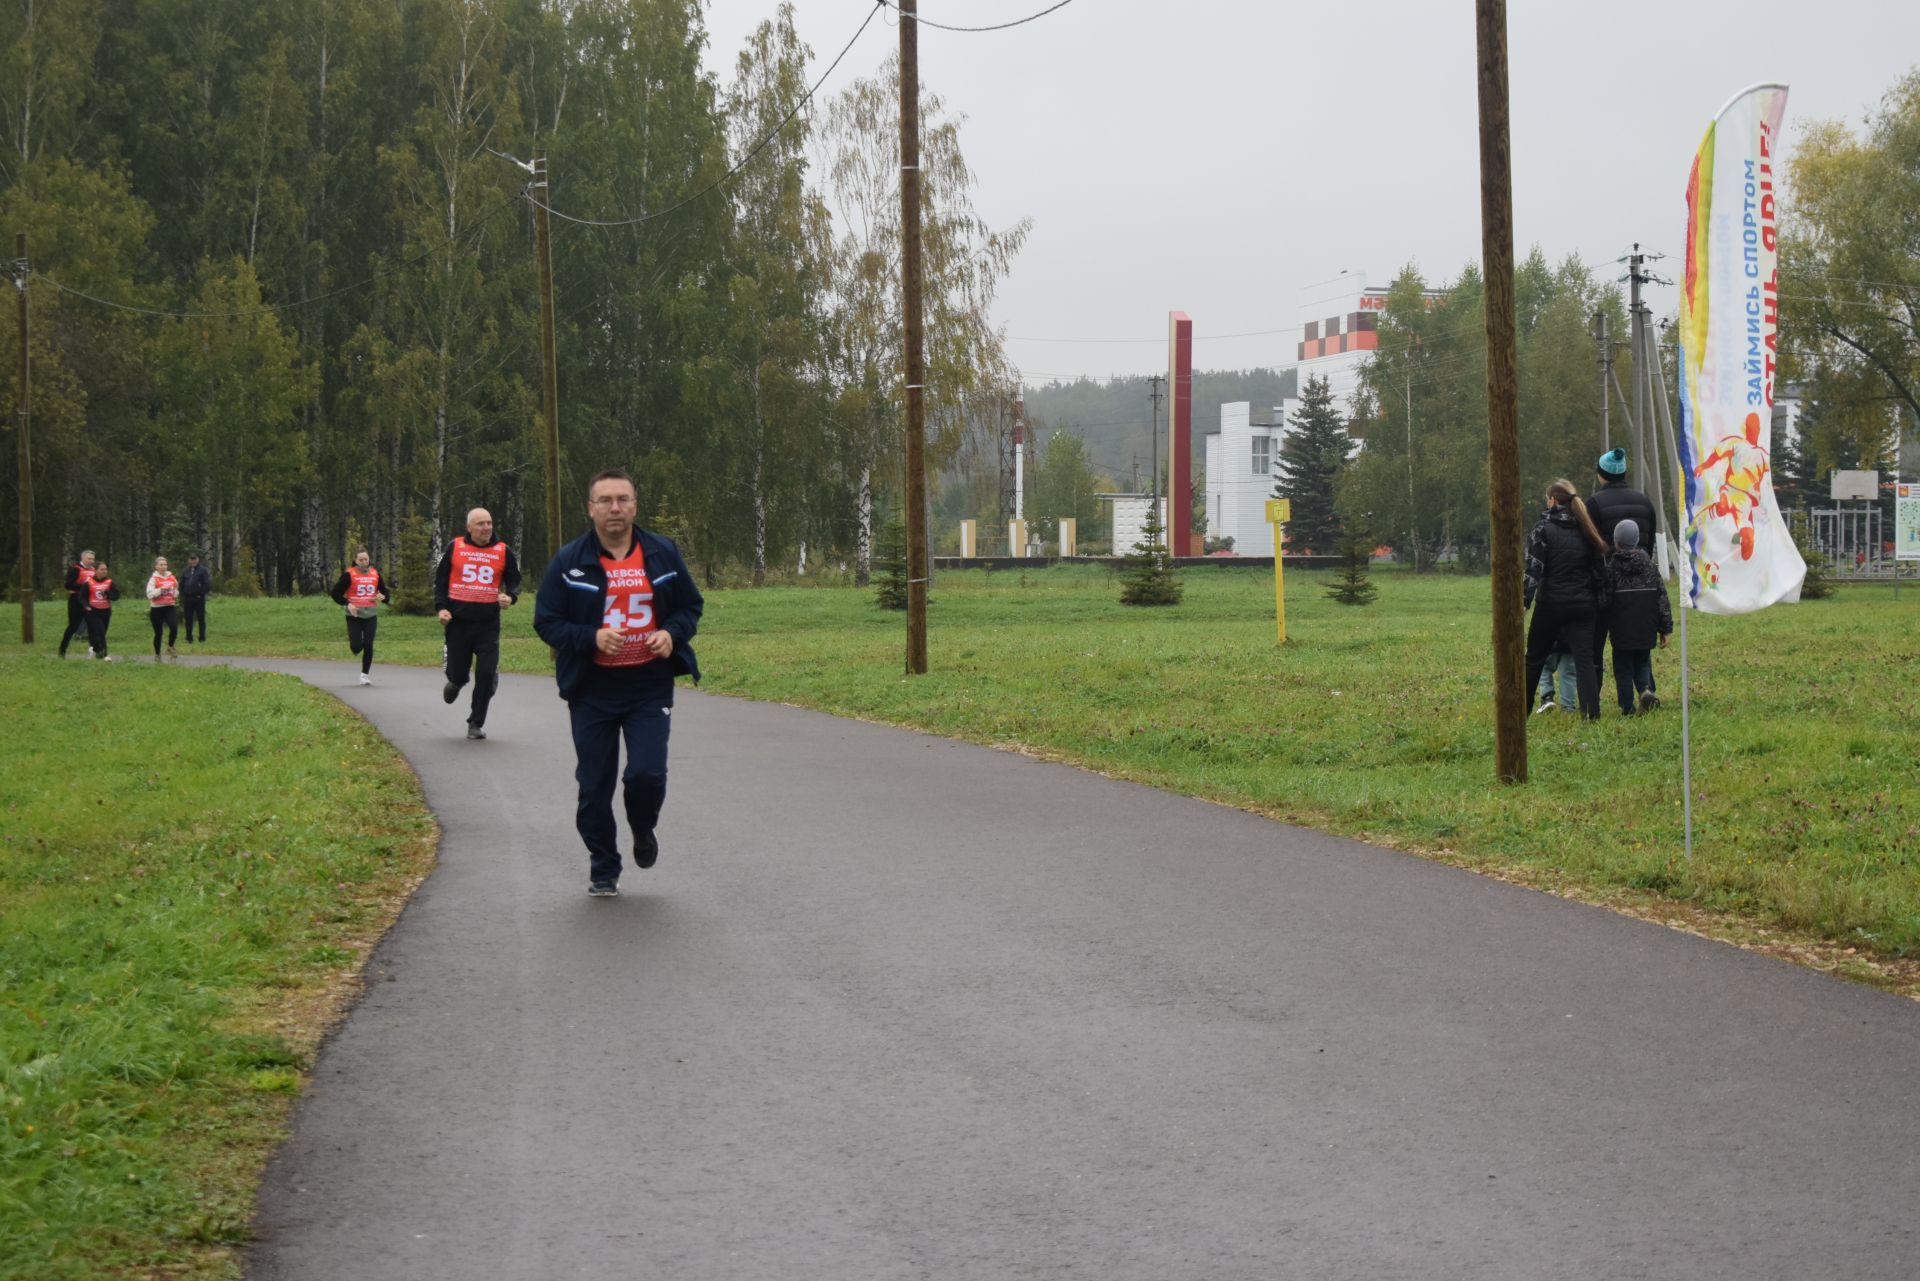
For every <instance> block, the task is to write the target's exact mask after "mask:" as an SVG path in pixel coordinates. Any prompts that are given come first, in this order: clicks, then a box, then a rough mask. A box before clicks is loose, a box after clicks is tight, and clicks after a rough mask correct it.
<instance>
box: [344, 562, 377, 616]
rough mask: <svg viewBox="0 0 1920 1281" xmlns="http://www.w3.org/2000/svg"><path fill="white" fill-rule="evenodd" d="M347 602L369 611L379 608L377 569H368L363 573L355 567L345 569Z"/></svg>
mask: <svg viewBox="0 0 1920 1281" xmlns="http://www.w3.org/2000/svg"><path fill="white" fill-rule="evenodd" d="M347 604H348V605H349V606H350V607H352V608H354V609H361V610H367V611H369V612H371V611H373V610H376V609H379V608H380V571H379V570H377V569H370V570H368V571H367V572H366V573H364V574H363V573H361V572H360V571H359V570H357V569H351V568H349V569H348V570H347Z"/></svg>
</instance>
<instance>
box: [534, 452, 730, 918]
mask: <svg viewBox="0 0 1920 1281" xmlns="http://www.w3.org/2000/svg"><path fill="white" fill-rule="evenodd" d="M636 510H637V498H636V496H635V494H634V488H633V478H632V477H630V476H628V475H627V474H626V473H625V472H622V471H605V472H601V473H600V474H599V475H598V476H595V477H594V478H593V480H592V482H591V483H589V484H588V486H587V516H588V518H589V519H590V520H592V521H593V528H592V529H590V530H588V531H587V532H586V533H585V534H583V535H581V536H580V537H579V538H576V539H574V540H573V541H572V542H570V543H568V544H567V545H566V546H565V547H562V548H561V549H560V550H559V551H558V552H556V553H554V556H553V559H552V560H550V561H548V562H547V572H546V575H545V576H544V577H543V578H542V579H541V580H540V594H539V596H538V598H537V600H536V602H535V605H534V612H533V629H534V630H535V631H537V632H539V633H540V639H541V640H543V641H545V642H546V643H547V644H548V645H550V646H552V647H553V674H554V679H555V681H556V682H557V683H558V685H559V687H560V697H561V698H563V699H565V700H566V702H567V715H568V717H569V719H570V720H571V722H572V727H573V751H574V759H575V765H574V771H573V780H574V783H575V784H576V785H577V786H578V788H579V792H578V797H579V799H578V802H577V804H576V806H575V809H574V825H575V827H577V828H578V829H579V832H580V839H581V840H582V841H583V842H585V844H586V847H587V893H589V894H591V895H593V896H594V897H595V898H612V897H614V896H616V895H617V894H619V892H620V889H619V882H620V847H619V844H618V841H619V836H620V831H619V827H618V825H617V823H616V822H615V820H614V816H613V794H614V791H615V790H616V789H618V790H619V792H620V794H621V800H622V801H623V802H624V807H625V809H626V813H627V826H628V828H629V829H630V830H631V831H632V833H633V864H634V866H635V867H640V868H649V867H652V866H653V865H654V862H655V861H656V860H657V859H658V858H659V856H660V840H659V837H658V836H657V835H656V834H655V832H654V828H655V826H656V825H657V824H658V823H659V820H660V807H661V806H662V805H663V804H664V803H665V802H666V799H667V738H668V730H669V729H670V728H671V726H672V714H673V680H674V677H676V676H691V677H693V679H694V680H695V681H696V682H697V681H698V680H699V679H700V667H699V664H698V663H696V662H695V661H694V657H693V644H692V642H693V635H694V632H695V631H696V630H697V629H698V627H699V624H700V613H701V610H702V609H703V608H704V607H705V604H704V602H703V601H702V600H701V597H700V589H699V588H698V587H696V586H695V585H694V583H693V575H692V574H690V573H688V572H687V562H686V561H685V560H684V559H683V558H682V557H681V555H680V549H679V548H677V547H675V546H674V545H673V543H672V541H671V540H669V539H666V538H662V537H661V536H660V535H658V534H655V533H653V532H651V531H649V530H645V529H641V528H640V527H639V526H638V525H636V524H634V515H635V512H636ZM623 744H624V745H625V747H626V757H627V760H626V766H625V768H624V769H623V768H622V767H621V763H620V749H621V746H622V745H623Z"/></svg>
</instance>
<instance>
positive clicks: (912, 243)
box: [900, 0, 927, 676]
mask: <svg viewBox="0 0 1920 1281" xmlns="http://www.w3.org/2000/svg"><path fill="white" fill-rule="evenodd" d="M918 4H919V0H900V239H901V246H900V280H901V292H902V293H903V294H904V295H905V297H904V298H903V300H902V301H903V304H904V309H905V311H906V331H907V388H906V390H907V674H908V675H910V676H924V675H926V671H927V460H926V426H927V405H926V392H927V388H926V382H927V370H926V357H925V354H924V352H923V349H922V344H923V342H924V340H925V334H924V333H923V332H922V327H921V317H920V312H921V298H920V17H919V13H918Z"/></svg>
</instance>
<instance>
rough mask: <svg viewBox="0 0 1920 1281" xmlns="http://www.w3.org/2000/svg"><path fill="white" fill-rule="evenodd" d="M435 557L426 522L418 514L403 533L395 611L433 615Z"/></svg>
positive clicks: (395, 583) (395, 575)
mask: <svg viewBox="0 0 1920 1281" xmlns="http://www.w3.org/2000/svg"><path fill="white" fill-rule="evenodd" d="M433 567H434V561H433V555H432V551H431V545H430V542H429V540H428V535H427V522H426V519H425V518H424V517H422V516H420V515H419V514H418V513H416V514H414V515H412V516H409V517H407V523H406V524H405V525H404V526H403V527H402V528H401V531H400V554H399V564H397V565H395V566H394V572H393V584H392V586H391V587H390V588H389V589H388V590H389V591H391V592H392V593H393V612H394V613H396V614H430V613H432V612H433Z"/></svg>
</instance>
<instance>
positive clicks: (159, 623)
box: [147, 605, 180, 658]
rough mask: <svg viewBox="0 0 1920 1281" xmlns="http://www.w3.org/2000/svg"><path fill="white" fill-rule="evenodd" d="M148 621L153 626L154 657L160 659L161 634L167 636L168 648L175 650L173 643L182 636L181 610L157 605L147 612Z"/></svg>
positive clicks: (176, 607)
mask: <svg viewBox="0 0 1920 1281" xmlns="http://www.w3.org/2000/svg"><path fill="white" fill-rule="evenodd" d="M147 621H148V622H150V623H152V624H153V656H154V657H155V658H158V657H160V633H161V632H162V631H164V632H166V634H167V648H168V649H172V648H173V642H174V640H175V638H176V637H178V636H179V635H180V609H179V606H177V605H155V606H153V607H152V608H150V609H148V610H147Z"/></svg>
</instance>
